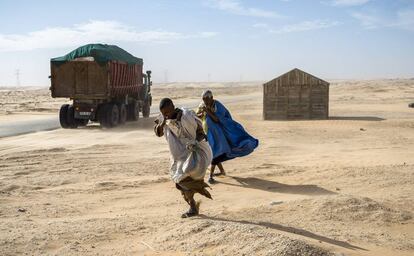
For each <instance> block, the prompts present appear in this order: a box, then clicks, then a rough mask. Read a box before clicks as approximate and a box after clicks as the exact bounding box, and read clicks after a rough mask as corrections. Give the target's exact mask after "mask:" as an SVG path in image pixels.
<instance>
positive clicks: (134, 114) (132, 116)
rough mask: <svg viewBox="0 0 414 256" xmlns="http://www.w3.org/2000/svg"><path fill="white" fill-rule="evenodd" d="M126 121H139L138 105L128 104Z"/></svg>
mask: <svg viewBox="0 0 414 256" xmlns="http://www.w3.org/2000/svg"><path fill="white" fill-rule="evenodd" d="M128 119H129V120H131V121H138V119H139V105H138V102H136V101H133V102H132V103H130V104H128Z"/></svg>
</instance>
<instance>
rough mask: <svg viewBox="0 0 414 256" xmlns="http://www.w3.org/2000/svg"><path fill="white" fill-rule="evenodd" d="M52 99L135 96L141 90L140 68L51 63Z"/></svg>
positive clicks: (84, 62) (114, 63) (83, 62)
mask: <svg viewBox="0 0 414 256" xmlns="http://www.w3.org/2000/svg"><path fill="white" fill-rule="evenodd" d="M51 84H52V85H51V91H52V97H53V98H57V97H63V98H71V99H107V98H113V97H124V96H126V95H130V96H133V95H139V93H140V91H141V90H142V88H143V84H142V65H138V64H134V65H129V64H127V63H124V62H119V61H110V62H108V63H106V64H104V65H100V64H98V63H97V62H95V61H90V60H81V61H69V62H66V63H63V64H58V63H57V64H56V63H51Z"/></svg>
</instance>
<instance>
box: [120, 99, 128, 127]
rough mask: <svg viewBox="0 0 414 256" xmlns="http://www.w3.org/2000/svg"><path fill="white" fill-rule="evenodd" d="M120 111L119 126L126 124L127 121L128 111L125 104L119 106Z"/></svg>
mask: <svg viewBox="0 0 414 256" xmlns="http://www.w3.org/2000/svg"><path fill="white" fill-rule="evenodd" d="M118 109H119V124H120V125H122V124H125V123H126V120H127V115H128V113H127V109H126V106H125V104H124V103H121V104H118Z"/></svg>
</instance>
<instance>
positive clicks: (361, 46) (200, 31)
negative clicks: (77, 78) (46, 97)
mask: <svg viewBox="0 0 414 256" xmlns="http://www.w3.org/2000/svg"><path fill="white" fill-rule="evenodd" d="M87 43H108V44H116V45H118V46H120V47H122V48H124V49H126V50H127V51H129V52H130V53H132V54H133V55H135V56H137V57H141V58H143V59H144V65H145V67H144V68H145V69H151V70H153V74H154V80H155V82H164V81H165V80H166V79H167V80H168V81H169V82H173V81H207V80H208V79H210V81H240V80H243V81H249V80H250V81H251V80H269V79H271V78H273V77H275V76H278V75H280V74H281V73H284V72H286V71H288V70H290V69H292V68H294V67H298V68H301V69H304V70H305V71H308V72H310V73H313V74H315V75H317V76H320V77H321V78H325V79H334V78H338V79H341V78H363V79H366V78H394V77H414V0H314V1H312V0H254V1H253V0H175V1H174V0H147V1H143V0H142V1H121V0H120V1H114V0H111V1H104V0H100V1H84V0H82V1H76V0H71V1H46V0H44V1H19V0H0V86H1V85H3V86H14V85H16V83H17V79H16V70H19V72H20V84H21V85H45V86H48V85H49V83H50V82H49V79H48V76H49V74H50V71H49V69H50V67H49V60H50V58H52V57H57V56H61V55H64V54H66V53H67V52H69V51H71V50H73V49H75V48H76V47H78V46H81V45H83V44H87Z"/></svg>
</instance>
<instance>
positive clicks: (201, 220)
mask: <svg viewBox="0 0 414 256" xmlns="http://www.w3.org/2000/svg"><path fill="white" fill-rule="evenodd" d="M203 88H213V92H214V94H215V96H216V98H217V99H218V100H220V98H226V97H227V98H229V97H231V96H232V95H246V97H245V98H244V100H240V101H238V102H231V103H228V104H227V107H228V108H229V110H230V111H231V113H232V114H233V116H234V118H235V119H236V120H237V121H239V122H240V123H242V124H243V125H244V126H245V128H246V130H247V131H249V133H251V134H252V135H253V136H255V137H257V138H258V139H259V140H260V146H259V148H258V149H257V150H256V151H255V152H254V153H253V154H251V155H249V156H248V157H244V158H239V159H236V160H232V161H229V162H225V163H224V167H225V169H226V171H227V176H226V177H217V181H218V183H217V184H214V185H212V190H211V193H212V196H213V198H214V200H208V199H205V198H201V197H197V199H200V200H202V204H201V215H200V216H198V217H194V218H190V219H181V218H180V215H181V213H182V212H184V211H185V210H187V205H186V204H185V203H184V201H183V200H182V198H181V195H180V193H179V191H178V190H176V189H175V187H174V184H173V183H172V182H171V181H170V180H169V175H168V168H169V152H168V146H167V144H166V142H165V140H164V139H163V138H157V137H156V136H154V134H153V131H152V125H153V118H149V119H141V120H140V121H139V122H138V123H130V124H128V125H126V126H124V127H119V128H116V129H101V128H100V127H99V126H97V125H93V124H92V125H89V126H88V127H84V128H81V129H76V130H63V129H57V130H53V131H43V132H37V133H32V134H26V135H20V136H14V137H7V138H0V205H1V207H0V252H1V253H0V254H1V255H19V254H22V255H414V219H413V217H414V109H412V108H408V104H409V103H410V102H414V80H408V79H407V80H404V79H395V80H372V81H357V80H355V81H350V80H346V81H339V80H338V81H331V88H330V116H331V118H330V120H315V121H263V120H262V91H261V85H260V83H246V84H242V85H240V84H237V83H232V84H218V83H217V84H196V83H193V84H192V83H187V84H168V85H167V84H164V85H156V86H154V89H153V95H154V96H155V100H154V103H155V104H157V100H159V99H160V98H162V97H164V96H170V97H172V98H173V99H174V100H175V101H176V103H177V105H179V104H180V102H181V103H182V102H185V101H186V100H189V99H197V98H199V96H200V94H201V91H202V89H203ZM64 102H65V100H64V99H51V98H50V96H49V91H48V90H47V89H26V90H3V91H0V109H1V110H0V122H8V121H10V120H21V119H27V118H36V117H35V116H39V115H57V111H58V108H59V106H60V104H62V103H64Z"/></svg>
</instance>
